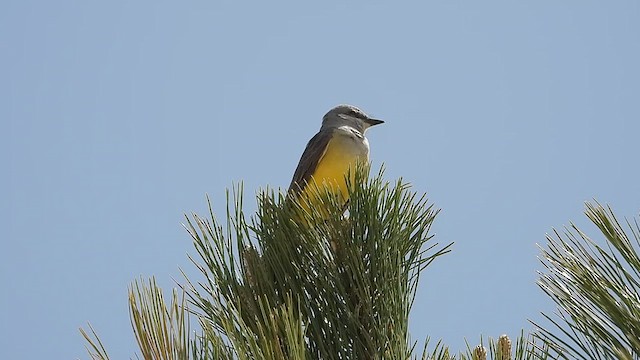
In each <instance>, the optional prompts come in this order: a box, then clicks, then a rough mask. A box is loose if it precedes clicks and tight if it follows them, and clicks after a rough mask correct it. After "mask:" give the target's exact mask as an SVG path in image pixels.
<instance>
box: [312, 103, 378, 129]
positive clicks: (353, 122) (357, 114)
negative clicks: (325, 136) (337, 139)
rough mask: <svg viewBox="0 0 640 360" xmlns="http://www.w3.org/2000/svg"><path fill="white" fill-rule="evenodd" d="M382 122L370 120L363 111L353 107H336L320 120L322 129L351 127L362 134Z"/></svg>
mask: <svg viewBox="0 0 640 360" xmlns="http://www.w3.org/2000/svg"><path fill="white" fill-rule="evenodd" d="M382 123H384V121H382V120H378V119H372V118H371V117H369V115H367V114H366V113H365V112H364V111H362V110H360V109H358V108H357V107H355V106H353V105H338V106H336V107H334V108H333V109H331V110H329V112H328V113H326V114H325V115H324V117H323V118H322V128H323V129H325V128H333V127H340V126H344V125H347V126H351V127H353V128H355V129H356V130H358V131H360V132H361V133H363V134H364V132H365V130H367V129H368V128H370V127H371V126H374V125H378V124H382Z"/></svg>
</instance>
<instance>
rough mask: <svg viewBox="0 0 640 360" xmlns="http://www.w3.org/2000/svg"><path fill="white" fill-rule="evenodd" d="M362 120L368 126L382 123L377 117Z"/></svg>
mask: <svg viewBox="0 0 640 360" xmlns="http://www.w3.org/2000/svg"><path fill="white" fill-rule="evenodd" d="M364 122H365V123H367V125H369V126H374V125H380V124H384V121H382V120H378V119H366V120H365V121H364Z"/></svg>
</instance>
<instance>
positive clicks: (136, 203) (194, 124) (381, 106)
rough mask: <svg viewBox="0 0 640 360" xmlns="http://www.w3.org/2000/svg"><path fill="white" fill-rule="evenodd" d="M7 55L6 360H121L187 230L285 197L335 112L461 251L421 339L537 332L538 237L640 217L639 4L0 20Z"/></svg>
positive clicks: (415, 331)
mask: <svg viewBox="0 0 640 360" xmlns="http://www.w3.org/2000/svg"><path fill="white" fill-rule="evenodd" d="M0 52H1V53H2V56H0V79H1V80H0V121H1V122H2V128H3V129H4V131H2V132H1V133H0V139H1V141H0V149H1V152H0V161H1V165H2V169H3V174H4V175H3V176H2V177H0V185H1V186H0V189H2V190H1V191H2V193H1V196H0V197H1V198H2V201H0V215H1V216H0V240H1V241H2V251H1V252H0V280H1V282H2V284H3V290H2V292H1V293H0V319H2V321H0V358H7V359H16V358H22V359H26V358H32V359H39V358H53V359H69V358H87V356H86V355H85V352H84V343H83V340H82V338H81V336H80V334H79V333H78V330H77V329H78V328H79V327H80V326H85V324H86V323H87V322H88V321H90V322H91V323H92V324H93V326H94V327H95V328H96V330H97V331H98V333H99V334H100V335H101V338H102V340H103V341H104V342H105V344H106V346H107V348H108V349H109V350H110V352H111V355H112V357H113V358H114V359H122V358H128V357H129V356H132V355H133V353H134V351H135V344H134V340H133V335H132V333H131V330H130V325H129V318H128V313H127V294H126V292H127V286H128V284H129V283H130V282H131V281H132V280H133V279H135V278H137V277H139V276H141V275H142V276H150V275H155V276H156V277H157V279H158V280H159V282H160V284H161V285H163V286H165V287H166V288H170V287H171V286H172V284H173V280H172V278H179V277H180V275H179V270H178V268H179V267H182V268H184V269H185V271H187V273H191V274H195V271H194V269H193V267H192V266H190V264H189V261H188V260H187V256H186V254H187V253H191V254H194V251H193V250H192V246H191V243H190V239H189V237H188V235H187V234H186V232H185V231H184V230H183V229H182V227H181V223H182V222H183V214H184V213H185V212H191V211H196V212H200V213H204V210H205V208H206V202H205V194H206V193H208V194H210V195H211V197H212V199H213V201H214V206H215V209H216V210H217V211H218V212H220V213H221V210H222V209H223V207H224V192H225V189H226V188H228V187H230V186H232V184H233V183H234V182H238V181H241V180H242V181H244V184H245V189H246V197H247V199H251V198H252V196H253V194H255V193H256V192H257V191H258V190H259V189H260V188H264V187H266V186H271V187H286V186H288V184H289V181H290V179H291V175H292V174H293V170H294V169H295V166H296V164H297V161H298V159H299V157H300V155H301V153H302V150H303V148H304V146H305V144H306V142H307V141H308V139H309V138H310V137H311V136H313V134H314V133H315V132H316V131H317V130H318V128H319V126H320V119H321V116H322V115H323V114H324V113H325V112H326V111H327V110H328V109H330V108H331V107H333V106H334V105H336V104H340V103H350V104H354V105H357V106H359V107H361V108H362V109H364V110H365V111H367V112H368V113H370V114H372V115H374V116H376V117H379V118H382V119H384V120H386V123H385V124H384V125H382V126H379V127H376V128H373V129H371V130H370V131H369V133H368V137H369V141H370V143H371V147H372V151H371V157H372V160H373V164H374V167H379V166H380V165H381V164H382V163H384V164H385V166H386V168H387V172H386V176H387V177H388V179H389V180H395V179H397V178H398V177H403V178H404V179H405V180H407V181H409V182H411V183H412V184H413V186H414V189H415V190H416V191H418V192H420V193H423V192H426V193H427V194H428V196H429V198H430V199H431V201H432V202H434V203H435V205H436V206H437V207H439V208H441V209H442V212H441V213H440V215H439V216H438V218H437V219H436V224H435V225H434V228H433V230H434V232H435V234H436V237H435V239H436V240H437V241H439V242H440V243H442V244H445V243H449V242H452V241H455V245H454V247H453V252H452V253H451V254H449V255H447V256H445V257H443V258H441V259H439V261H436V263H434V264H433V265H432V266H431V267H429V268H428V269H427V270H426V272H425V273H424V276H423V277H422V283H421V286H420V289H419V294H418V298H417V300H416V305H415V307H414V311H413V313H412V321H411V331H412V335H413V337H414V338H415V339H417V340H422V339H424V338H425V337H426V336H430V337H431V338H432V339H440V338H442V339H443V340H444V342H445V343H447V344H449V345H450V346H451V347H452V348H453V349H454V350H462V349H463V348H464V339H465V338H466V339H467V340H469V342H470V343H471V344H475V343H476V342H477V341H478V340H479V335H480V334H483V335H484V336H493V337H497V336H499V335H500V334H502V333H508V334H510V335H512V336H515V335H516V334H517V333H518V332H519V331H520V329H521V328H525V329H526V330H530V329H531V326H530V325H529V324H528V322H527V319H534V320H539V319H540V316H539V312H540V311H543V310H544V311H550V310H552V309H553V305H552V304H551V302H550V300H548V299H547V298H545V296H544V295H543V294H542V292H541V291H540V290H539V289H538V288H537V286H536V285H535V280H536V271H537V270H541V269H542V267H541V265H539V263H538V260H537V258H536V257H537V255H538V249H537V247H536V243H544V242H545V233H547V232H549V231H550V230H551V229H552V228H553V227H562V226H563V224H568V223H569V222H570V221H575V222H576V223H577V224H578V225H579V226H582V227H584V229H585V230H586V231H587V232H589V233H592V234H593V233H595V231H594V227H593V226H590V225H589V224H588V223H587V221H586V220H585V218H584V216H583V215H582V211H583V203H584V201H587V200H590V199H592V198H596V199H598V200H600V201H601V202H603V203H608V204H610V205H612V206H613V208H614V210H615V211H616V212H617V214H619V215H620V216H628V217H631V216H637V214H638V210H639V208H640V203H639V200H640V181H638V178H640V170H639V167H638V160H639V158H638V154H639V153H640V151H639V146H638V135H639V134H640V125H639V119H640V96H639V95H640V67H639V66H638V64H640V3H638V2H637V1H616V2H613V1H609V2H602V1H563V2H558V1H482V2H480V1H476V2H462V1H431V2H426V1H424V2H413V3H411V2H406V3H397V2H395V3H392V2H357V1H353V2H349V3H343V2H333V1H329V2H327V1H325V2H322V4H302V3H298V2H283V3H278V2H269V3H268V4H265V3H257V4H248V3H240V2H233V1H217V2H214V1H194V2H174V1H137V2H134V1H109V2H87V1H64V0H61V1H55V2H54V1H39V2H38V1H28V0H21V1H12V0H9V1H4V2H3V3H2V5H0ZM254 209H255V203H254V202H253V201H247V210H248V211H252V210H254Z"/></svg>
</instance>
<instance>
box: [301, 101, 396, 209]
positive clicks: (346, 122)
mask: <svg viewBox="0 0 640 360" xmlns="http://www.w3.org/2000/svg"><path fill="white" fill-rule="evenodd" d="M382 123H384V121H382V120H379V119H374V118H372V117H370V116H369V115H367V114H366V113H365V112H364V111H362V110H360V109H359V108H357V107H355V106H353V105H346V104H343V105H338V106H336V107H334V108H333V109H331V110H329V111H328V112H327V113H326V114H325V115H324V116H323V118H322V125H321V127H320V131H318V133H317V134H315V135H314V136H313V137H312V138H311V140H309V142H308V143H307V146H306V148H305V149H304V152H303V153H302V157H301V158H300V161H299V162H298V166H297V167H296V170H295V172H294V174H293V179H292V180H291V184H290V185H289V190H288V194H289V196H293V197H296V198H303V197H307V198H308V199H309V198H311V197H313V195H312V194H314V191H313V190H311V189H310V187H309V185H310V184H312V183H315V185H317V187H319V188H322V187H324V186H327V187H329V188H330V189H331V191H332V192H334V193H335V194H337V195H338V196H340V197H341V200H342V201H344V202H345V203H346V202H347V201H348V200H349V194H348V189H347V180H346V176H347V175H348V174H350V176H351V179H352V180H353V176H354V172H355V167H356V164H357V163H359V162H362V163H364V164H368V161H369V141H368V140H367V138H366V137H365V132H366V131H367V129H369V128H370V127H372V126H375V125H379V124H382ZM307 201H310V204H313V203H314V200H313V199H310V200H307ZM305 207H306V206H305Z"/></svg>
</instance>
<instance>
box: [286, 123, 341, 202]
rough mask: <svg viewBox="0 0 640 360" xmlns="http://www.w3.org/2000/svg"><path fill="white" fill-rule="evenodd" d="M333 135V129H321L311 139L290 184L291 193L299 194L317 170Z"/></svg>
mask: <svg viewBox="0 0 640 360" xmlns="http://www.w3.org/2000/svg"><path fill="white" fill-rule="evenodd" d="M332 135H333V129H327V130H321V131H320V132H318V133H317V134H316V135H315V136H314V137H312V138H311V140H309V143H307V147H306V148H305V149H304V152H303V153H302V157H301V158H300V162H299V163H298V167H297V168H296V171H295V173H294V174H293V179H292V180H291V185H289V194H295V195H298V194H300V192H301V191H302V190H303V189H304V186H305V185H306V184H307V182H308V181H309V180H310V179H311V175H313V172H314V171H315V170H316V167H317V166H318V163H319V162H320V159H322V157H323V156H324V153H325V152H326V150H327V144H329V140H331V136H332Z"/></svg>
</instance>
